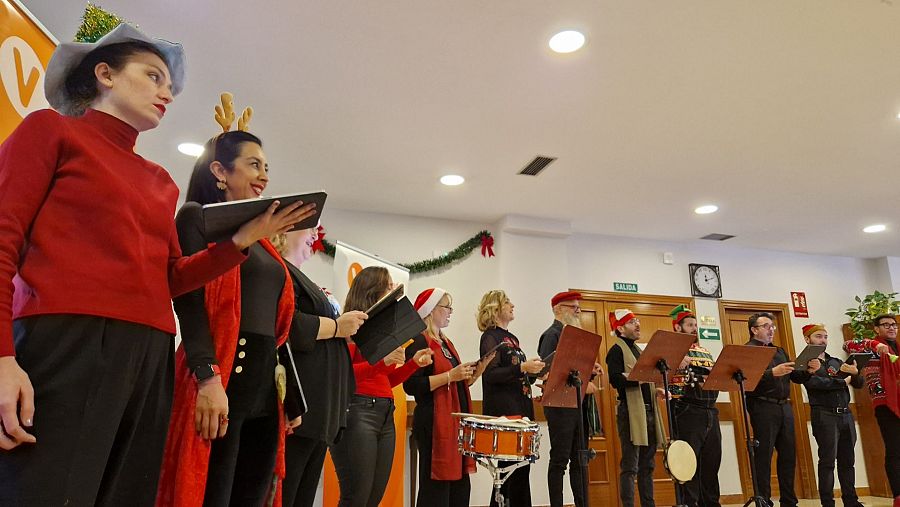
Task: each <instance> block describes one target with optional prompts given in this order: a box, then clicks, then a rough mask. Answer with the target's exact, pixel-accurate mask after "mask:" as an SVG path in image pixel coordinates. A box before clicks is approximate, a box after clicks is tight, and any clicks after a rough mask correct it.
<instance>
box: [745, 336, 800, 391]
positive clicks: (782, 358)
mask: <svg viewBox="0 0 900 507" xmlns="http://www.w3.org/2000/svg"><path fill="white" fill-rule="evenodd" d="M744 345H753V346H756V347H775V345H773V344H771V343H769V344H768V345H767V344H764V343H763V342H761V341H759V340H756V339H753V338H751V339H750V341H748V342H747V343H745V344H744ZM775 349H776V350H775V357H773V358H772V362H771V363H769V367H768V368H766V371H765V372H764V373H763V376H762V378H761V379H760V381H759V384H756V389H754V390H753V391H750V392H748V393H747V397H748V398H759V397H765V398H772V399H776V400H786V399H788V397H790V395H791V382H795V383H797V384H802V383H804V382H806V381H807V380H808V379H809V377H810V374H809V372H808V371H806V370H803V371H800V370H794V371H793V372H791V374H790V375H782V376H781V377H776V376H775V375H772V368H774V367H776V366H778V365H779V364H782V363H787V362H788V361H790V359H788V356H787V352H785V351H784V349H783V348H781V347H775Z"/></svg>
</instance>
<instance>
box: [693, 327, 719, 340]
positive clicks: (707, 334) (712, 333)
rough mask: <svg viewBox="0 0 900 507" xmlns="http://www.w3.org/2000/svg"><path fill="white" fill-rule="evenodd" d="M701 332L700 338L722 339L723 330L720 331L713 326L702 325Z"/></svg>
mask: <svg viewBox="0 0 900 507" xmlns="http://www.w3.org/2000/svg"><path fill="white" fill-rule="evenodd" d="M699 334H700V338H703V339H704V340H721V339H722V335H721V331H719V330H718V329H714V328H711V327H701V328H700V331H699Z"/></svg>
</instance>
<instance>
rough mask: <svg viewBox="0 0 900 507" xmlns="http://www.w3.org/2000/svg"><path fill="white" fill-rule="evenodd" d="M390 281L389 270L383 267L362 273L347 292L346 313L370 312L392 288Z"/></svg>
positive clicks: (372, 268) (372, 267)
mask: <svg viewBox="0 0 900 507" xmlns="http://www.w3.org/2000/svg"><path fill="white" fill-rule="evenodd" d="M390 279H391V276H390V273H388V270H387V268H384V267H382V266H369V267H367V268H365V269H363V270H362V271H360V272H359V274H357V275H356V278H354V279H353V284H352V285H350V291H349V292H347V299H346V301H344V311H345V312H349V311H353V310H359V311H361V312H364V311H366V310H368V309H369V308H370V307H371V306H372V305H374V304H375V302H376V301H378V300H379V299H381V297H382V296H384V294H385V292H387V290H388V289H389V288H390V287H391V285H390Z"/></svg>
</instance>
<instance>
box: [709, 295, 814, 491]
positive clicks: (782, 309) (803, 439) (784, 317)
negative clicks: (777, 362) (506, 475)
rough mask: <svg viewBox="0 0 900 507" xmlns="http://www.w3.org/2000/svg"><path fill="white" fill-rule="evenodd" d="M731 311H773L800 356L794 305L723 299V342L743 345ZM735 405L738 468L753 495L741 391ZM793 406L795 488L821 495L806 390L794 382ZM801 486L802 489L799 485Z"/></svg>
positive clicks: (733, 397) (744, 486) (790, 347)
mask: <svg viewBox="0 0 900 507" xmlns="http://www.w3.org/2000/svg"><path fill="white" fill-rule="evenodd" d="M728 311H735V312H753V313H755V312H759V311H765V312H771V313H772V314H773V315H775V318H776V319H775V320H776V325H777V326H778V329H779V330H780V331H782V338H783V340H782V341H783V342H784V349H785V351H786V352H787V354H788V357H796V352H795V350H794V332H793V329H792V326H791V320H790V319H791V314H790V308H789V307H788V305H787V304H785V303H761V302H757V301H735V300H722V299H720V300H719V322H720V323H721V331H722V345H743V343H735V342H734V338H733V337H732V336H731V327H730V326H727V325H726V323H727V322H728V320H727V318H726V317H727V313H728ZM729 397H730V398H731V403H732V406H733V407H734V412H735V415H736V417H735V418H734V436H735V446H736V449H737V459H738V468H739V470H740V474H741V489H743V491H744V496H745V497H747V498H749V497H750V496H752V495H753V487H752V485H751V484H750V481H749V479H747V478H748V477H749V473H748V472H749V469H750V463H749V461H750V460H749V458H748V457H747V445H746V441H745V440H744V438H743V435H744V434H746V433H745V432H746V431H747V429H746V428H745V427H744V418H743V417H742V416H741V415H740V411H739V408H740V394H738V393H737V392H734V391H733V392H731V393H729ZM791 407H792V410H793V412H794V435H795V442H796V449H797V471H798V472H799V481H795V482H796V483H795V485H794V491H795V493H797V496H798V497H800V498H818V497H819V494H818V489H817V484H816V476H815V470H814V467H815V466H816V465H815V462H814V461H813V456H812V447H811V445H810V442H809V430H808V423H809V414H808V411H807V410H805V407H804V402H803V390H802V387H801V386H800V385H799V384H795V383H793V382H791ZM797 486H799V488H798V487H797Z"/></svg>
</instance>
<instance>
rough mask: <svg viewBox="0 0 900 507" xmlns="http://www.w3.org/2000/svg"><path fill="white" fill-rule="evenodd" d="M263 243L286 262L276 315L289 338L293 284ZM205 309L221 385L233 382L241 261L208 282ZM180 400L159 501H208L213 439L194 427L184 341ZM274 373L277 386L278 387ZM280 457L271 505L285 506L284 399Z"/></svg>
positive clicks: (163, 504) (183, 506)
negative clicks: (282, 486)
mask: <svg viewBox="0 0 900 507" xmlns="http://www.w3.org/2000/svg"><path fill="white" fill-rule="evenodd" d="M260 244H261V245H262V246H263V248H265V249H266V251H267V252H268V253H269V254H270V255H272V257H274V258H275V259H276V260H277V261H278V262H279V264H281V266H282V268H284V276H285V282H284V288H283V289H282V291H281V297H280V299H279V300H278V313H277V316H276V319H275V333H276V335H277V336H276V342H277V344H278V345H281V344H283V343H284V342H285V341H287V338H288V332H289V331H290V329H291V319H292V318H293V315H294V285H293V282H292V281H291V277H290V274H289V273H288V270H287V266H285V264H284V261H283V260H282V259H281V255H279V254H278V252H277V251H275V248H274V247H273V246H272V244H271V243H270V242H269V241H268V240H265V239H263V240H261V241H260ZM205 292H206V301H205V303H206V313H207V316H208V317H209V330H210V332H211V333H212V338H213V344H214V345H215V347H216V359H218V362H219V368H220V370H221V372H222V386H223V387H225V388H227V387H228V378H229V376H230V374H231V366H232V364H233V363H234V353H235V350H236V349H237V341H238V333H239V331H240V322H241V268H240V266H237V267H235V268H233V269H231V270H230V271H228V272H227V273H225V274H224V275H222V276H220V277H218V278H216V279H215V280H213V281H211V282H209V283H208V284H206V287H205ZM175 361H176V364H175V372H176V373H175V400H174V403H173V406H172V418H171V419H170V421H169V436H168V439H167V441H166V449H165V454H164V455H163V466H162V472H161V474H160V479H159V490H158V492H157V497H156V505H157V507H170V506H172V507H196V506H199V505H203V497H204V493H205V489H206V476H207V470H208V468H209V452H210V449H211V441H209V440H203V439H202V438H200V435H199V434H198V433H197V430H196V429H195V428H194V408H195V406H196V403H197V384H196V382H194V379H193V377H192V376H191V372H190V370H189V368H188V366H187V358H186V356H185V352H184V346H183V344H182V345H181V346H179V347H178V351H177V352H176V354H175ZM274 373H275V372H272V374H273V377H272V379H273V386H272V388H273V389H274ZM278 408H279V418H278V433H279V437H278V457H277V460H276V462H275V477H273V484H274V486H275V487H274V488H273V490H272V491H271V492H270V498H269V499H268V501H267V505H274V506H276V507H280V506H281V485H282V480H283V479H284V475H285V465H284V437H285V420H284V407H283V405H282V404H281V403H280V402H279V404H278Z"/></svg>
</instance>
